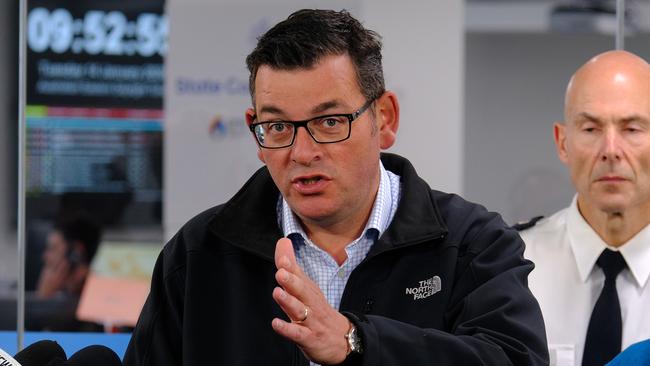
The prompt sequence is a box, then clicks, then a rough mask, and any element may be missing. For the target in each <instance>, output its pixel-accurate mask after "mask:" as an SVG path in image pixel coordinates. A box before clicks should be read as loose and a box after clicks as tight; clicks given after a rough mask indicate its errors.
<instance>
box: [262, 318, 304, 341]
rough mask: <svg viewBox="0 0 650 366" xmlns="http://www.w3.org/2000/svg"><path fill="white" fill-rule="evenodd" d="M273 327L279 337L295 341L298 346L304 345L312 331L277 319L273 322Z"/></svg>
mask: <svg viewBox="0 0 650 366" xmlns="http://www.w3.org/2000/svg"><path fill="white" fill-rule="evenodd" d="M271 327H273V330H275V331H276V333H278V334H279V335H281V336H283V337H285V338H287V339H289V340H291V341H293V342H294V343H296V344H299V345H300V344H302V343H303V342H304V341H305V340H306V339H307V338H308V337H309V335H310V334H311V330H310V329H309V328H307V327H304V326H302V325H300V324H296V323H289V322H286V321H284V320H282V319H278V318H275V319H273V321H272V322H271Z"/></svg>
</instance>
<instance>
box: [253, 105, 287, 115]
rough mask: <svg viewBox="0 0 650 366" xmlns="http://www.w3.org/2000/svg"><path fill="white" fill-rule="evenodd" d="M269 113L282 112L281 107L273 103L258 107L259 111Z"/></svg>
mask: <svg viewBox="0 0 650 366" xmlns="http://www.w3.org/2000/svg"><path fill="white" fill-rule="evenodd" d="M262 113H270V114H282V113H283V112H282V109H280V108H278V107H276V106H274V105H265V106H263V107H262V108H261V109H260V113H259V114H262Z"/></svg>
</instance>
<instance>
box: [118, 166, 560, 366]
mask: <svg viewBox="0 0 650 366" xmlns="http://www.w3.org/2000/svg"><path fill="white" fill-rule="evenodd" d="M382 162H383V164H384V166H385V167H386V169H388V170H390V171H392V172H394V173H395V174H397V175H399V176H400V177H401V183H402V193H401V198H400V202H399V206H398V208H397V212H396V214H395V217H394V219H393V221H392V222H391V224H390V226H389V227H388V229H387V230H386V231H385V232H384V233H383V234H382V236H381V237H380V238H379V239H378V240H377V241H376V243H375V244H374V245H373V247H372V248H371V250H370V252H369V253H368V256H367V257H366V259H365V260H364V261H363V262H362V263H361V264H360V265H359V266H358V267H357V268H356V269H355V270H354V271H353V272H352V274H351V276H350V279H349V281H348V283H347V285H346V287H345V291H344V293H343V298H342V300H341V306H340V310H341V311H342V312H343V313H344V314H346V315H347V316H349V317H350V318H351V319H352V320H353V322H354V323H355V324H356V326H357V328H358V330H359V332H360V335H361V339H362V342H363V346H364V353H363V357H362V359H361V360H357V361H360V362H361V363H362V364H363V365H439V366H444V365H500V366H501V365H522V366H523V365H546V364H548V353H547V345H546V335H545V330H544V322H543V320H542V315H541V312H540V309H539V306H538V304H537V301H536V300H535V298H534V297H533V295H531V293H530V291H529V290H528V287H527V276H528V273H529V272H530V271H531V270H532V269H533V264H532V263H531V262H529V261H527V260H525V259H524V258H523V256H522V253H523V249H524V244H523V242H522V240H521V239H520V238H519V235H518V234H517V232H516V231H514V230H512V229H510V228H508V226H507V225H506V224H505V223H504V222H503V221H502V219H501V218H500V217H499V215H497V214H495V213H491V212H488V211H486V210H485V209H484V208H483V207H482V206H479V205H476V204H473V203H470V202H467V201H465V200H463V199H462V198H460V197H458V196H456V195H452V194H446V193H442V192H438V191H434V190H431V189H430V188H429V186H428V185H427V184H426V183H425V182H424V181H423V180H422V179H421V178H419V177H418V176H417V174H416V172H415V170H414V168H413V167H412V166H411V164H410V163H409V162H408V161H407V160H406V159H404V158H401V157H399V156H396V155H391V154H382ZM278 195H279V192H278V190H277V188H276V186H275V185H274V184H273V181H272V179H271V177H270V175H269V172H268V170H267V169H266V168H262V169H260V170H259V171H257V172H256V173H255V174H254V175H253V177H251V179H250V180H249V181H248V182H247V183H246V184H245V185H244V187H243V188H242V189H241V190H240V191H239V192H238V193H237V194H236V195H235V196H234V197H233V198H232V199H231V200H230V201H228V202H227V203H225V204H223V205H220V206H217V207H214V208H211V209H209V210H207V211H205V212H203V213H201V214H199V215H198V216H196V217H195V218H193V219H192V220H191V221H189V222H188V223H187V224H186V225H185V226H184V227H183V228H182V229H181V230H180V231H179V232H178V233H177V234H176V235H175V236H174V237H173V238H172V239H171V241H170V242H169V243H167V245H166V246H165V248H164V249H163V251H162V252H161V254H160V256H159V258H158V261H157V263H156V267H155V269H154V274H153V279H152V284H151V293H150V294H149V298H148V299H147V302H146V304H145V306H144V309H143V310H142V313H141V315H140V319H139V321H138V324H137V326H136V329H135V331H134V333H133V337H132V339H131V342H130V344H129V347H128V350H127V352H126V356H125V359H124V364H125V365H126V366H168V365H169V366H171V365H185V366H190V365H193V366H199V365H308V361H307V360H306V359H305V358H304V356H303V355H302V353H301V352H300V350H299V349H298V348H297V347H296V346H295V345H294V344H293V343H291V342H289V341H287V340H285V339H284V338H282V337H281V336H279V335H277V334H276V333H275V332H274V331H273V329H272V328H271V320H272V319H273V318H274V317H279V318H284V319H287V317H286V315H285V314H284V313H283V312H282V310H281V309H280V308H279V307H278V305H277V304H276V303H275V302H274V301H273V299H272V297H271V292H272V291H273V288H274V287H275V286H276V285H277V284H276V281H275V278H274V274H275V271H276V269H275V265H274V263H273V254H274V251H275V243H276V241H277V239H279V238H280V237H281V236H282V232H281V229H280V228H279V227H278V220H277V213H276V204H277V199H278Z"/></svg>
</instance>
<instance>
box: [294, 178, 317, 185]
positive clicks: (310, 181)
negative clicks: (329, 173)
mask: <svg viewBox="0 0 650 366" xmlns="http://www.w3.org/2000/svg"><path fill="white" fill-rule="evenodd" d="M321 179H322V178H321V177H311V178H304V179H300V180H299V182H300V183H302V184H304V185H310V184H314V183H316V182H318V181H320V180H321Z"/></svg>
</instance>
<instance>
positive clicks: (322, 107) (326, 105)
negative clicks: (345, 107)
mask: <svg viewBox="0 0 650 366" xmlns="http://www.w3.org/2000/svg"><path fill="white" fill-rule="evenodd" d="M342 104H343V103H341V102H340V101H339V100H336V99H335V100H330V101H327V102H323V103H321V104H319V105H317V106H315V107H314V108H312V110H311V113H313V114H319V113H323V112H325V111H327V110H329V109H332V108H336V107H338V106H340V105H342Z"/></svg>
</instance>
